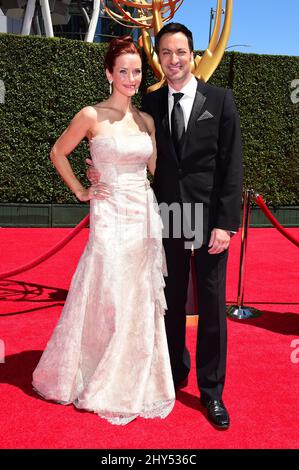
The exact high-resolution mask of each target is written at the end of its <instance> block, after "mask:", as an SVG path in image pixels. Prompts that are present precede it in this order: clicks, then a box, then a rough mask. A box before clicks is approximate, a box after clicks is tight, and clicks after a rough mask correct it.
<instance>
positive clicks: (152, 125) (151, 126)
mask: <svg viewBox="0 0 299 470" xmlns="http://www.w3.org/2000/svg"><path fill="white" fill-rule="evenodd" d="M139 114H140V115H141V117H142V119H144V121H145V123H146V126H147V128H148V130H149V131H150V132H151V133H152V132H153V131H154V130H155V122H154V120H153V118H152V116H151V115H150V114H148V113H145V112H144V111H139Z"/></svg>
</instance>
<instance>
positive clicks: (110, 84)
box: [109, 82, 113, 95]
mask: <svg viewBox="0 0 299 470" xmlns="http://www.w3.org/2000/svg"><path fill="white" fill-rule="evenodd" d="M112 83H113V82H109V93H110V95H111V94H112Z"/></svg>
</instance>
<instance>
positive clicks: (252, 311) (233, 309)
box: [226, 305, 262, 320]
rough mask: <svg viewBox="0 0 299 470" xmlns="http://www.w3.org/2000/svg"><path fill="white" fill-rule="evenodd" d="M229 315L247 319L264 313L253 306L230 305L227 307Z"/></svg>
mask: <svg viewBox="0 0 299 470" xmlns="http://www.w3.org/2000/svg"><path fill="white" fill-rule="evenodd" d="M226 311H227V316H228V317H230V318H235V319H238V320H246V319H247V318H256V317H260V316H261V315H262V312H261V311H260V310H258V309H256V308H253V307H245V306H243V307H238V305H230V306H229V307H226Z"/></svg>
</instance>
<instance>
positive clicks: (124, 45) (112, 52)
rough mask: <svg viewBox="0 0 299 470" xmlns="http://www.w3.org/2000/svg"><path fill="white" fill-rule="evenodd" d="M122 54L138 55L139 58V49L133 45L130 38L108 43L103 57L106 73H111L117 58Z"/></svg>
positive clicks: (126, 37)
mask: <svg viewBox="0 0 299 470" xmlns="http://www.w3.org/2000/svg"><path fill="white" fill-rule="evenodd" d="M122 54H138V55H139V57H141V54H140V52H139V49H138V48H137V46H136V45H135V44H134V41H133V39H132V38H131V36H123V37H121V38H115V39H113V40H112V41H111V42H110V44H109V48H108V51H107V53H106V57H105V69H108V71H109V72H110V73H112V72H113V67H114V65H115V61H116V59H117V57H119V56H120V55H122Z"/></svg>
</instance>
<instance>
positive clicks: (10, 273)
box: [0, 215, 89, 279]
mask: <svg viewBox="0 0 299 470" xmlns="http://www.w3.org/2000/svg"><path fill="white" fill-rule="evenodd" d="M88 222H89V215H87V216H86V217H84V219H83V220H81V222H80V223H79V224H78V225H77V226H76V227H75V228H74V229H73V230H72V231H71V232H70V233H69V234H68V235H67V236H66V237H65V238H63V239H62V240H60V242H58V243H57V244H56V245H55V246H53V248H51V250H49V251H47V252H46V253H44V254H43V255H41V256H39V257H38V258H35V259H34V260H33V261H31V262H30V263H27V264H24V265H23V266H20V267H19V268H16V269H13V270H12V271H8V272H6V273H0V279H4V278H7V277H10V276H15V275H16V274H20V273H23V272H25V271H29V269H32V268H35V266H37V265H39V264H41V263H42V262H43V261H45V260H46V259H48V258H50V257H51V256H53V255H55V254H56V253H57V252H58V251H59V250H61V249H62V248H63V247H64V246H65V245H66V244H67V243H68V242H69V241H70V240H72V238H74V237H75V236H76V235H77V234H78V233H79V232H80V231H81V230H82V229H83V228H84V227H86V225H87V224H88Z"/></svg>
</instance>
